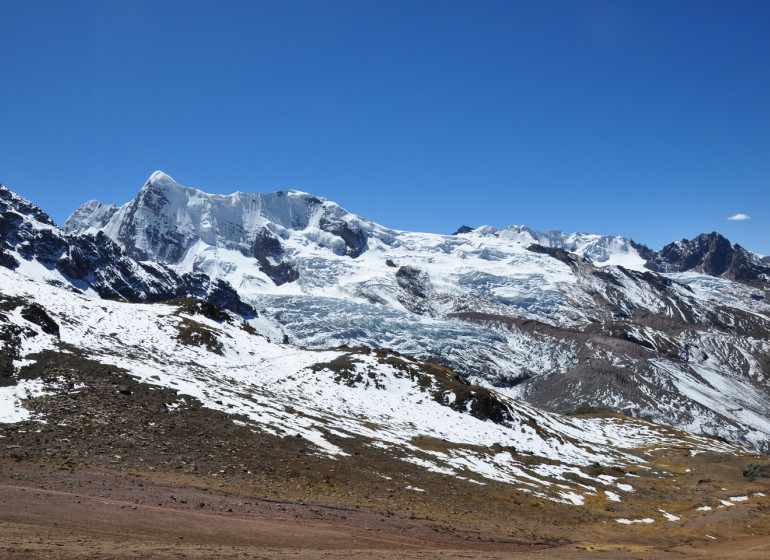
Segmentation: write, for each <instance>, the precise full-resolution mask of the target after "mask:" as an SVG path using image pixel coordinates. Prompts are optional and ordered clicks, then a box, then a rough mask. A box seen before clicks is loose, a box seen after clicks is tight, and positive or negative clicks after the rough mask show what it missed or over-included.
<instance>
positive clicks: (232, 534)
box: [0, 461, 770, 560]
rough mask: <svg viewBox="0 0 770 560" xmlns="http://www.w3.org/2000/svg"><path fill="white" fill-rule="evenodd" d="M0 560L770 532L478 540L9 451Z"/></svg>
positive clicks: (705, 553)
mask: <svg viewBox="0 0 770 560" xmlns="http://www.w3.org/2000/svg"><path fill="white" fill-rule="evenodd" d="M0 506H1V507H0V558H8V559H18V560H27V559H30V560H31V559H36V560H37V559H40V558H53V559H65V558H66V559H96V558H99V559H115V560H118V559H120V560H123V559H128V558H132V559H136V558H161V559H164V558H192V559H198V558H200V559H203V558H264V559H272V558H298V559H301V558H383V559H388V558H405V559H411V558H414V559H420V558H445V559H455V558H458V559H459V558H489V559H498V558H516V559H520V560H525V559H530V558H531V559H538V558H547V559H552V558H553V559H556V558H559V559H562V558H563V559H573V558H579V559H588V558H596V559H614V558H639V559H657V558H660V559H667V558H682V557H687V558H704V559H705V558H724V559H757V560H759V559H766V558H768V557H770V535H764V536H763V535H758V536H752V537H744V538H741V539H737V540H736V539H731V538H730V537H729V536H725V535H720V537H719V538H718V539H716V540H713V541H712V542H703V541H699V542H696V543H691V544H689V545H686V546H678V547H675V548H671V549H667V550H654V549H649V548H648V547H646V546H643V545H641V544H640V545H634V543H633V540H632V539H631V540H629V542H628V543H626V544H625V545H622V546H621V545H617V546H614V547H612V548H613V549H612V550H596V549H594V550H581V549H578V548H576V547H575V546H574V545H572V544H562V545H555V546H553V545H544V544H543V543H534V542H530V543H528V542H525V541H514V540H507V541H506V540H502V541H500V540H493V539H488V540H487V539H485V540H481V539H479V538H471V537H469V536H465V537H462V536H458V535H456V534H447V533H442V532H437V531H436V530H435V529H434V528H433V527H432V526H431V524H430V522H429V521H428V520H424V519H422V520H421V519H410V518H408V517H404V516H399V515H384V514H383V513H382V512H380V511H377V510H373V509H367V508H354V507H353V508H345V507H339V506H334V505H324V504H319V503H312V504H311V503H305V502H304V501H302V500H300V501H281V500H265V499H255V498H253V497H250V496H248V495H239V494H233V493H227V492H220V491H216V490H212V489H209V488H206V487H196V486H190V485H188V484H184V483H182V484H175V483H174V479H173V477H169V476H164V475H155V474H153V473H149V474H144V475H139V474H137V473H133V474H128V473H116V472H111V471H108V470H101V469H99V470H96V469H76V470H74V471H73V470H62V469H54V468H50V467H48V466H45V465H41V464H33V463H17V462H11V461H0Z"/></svg>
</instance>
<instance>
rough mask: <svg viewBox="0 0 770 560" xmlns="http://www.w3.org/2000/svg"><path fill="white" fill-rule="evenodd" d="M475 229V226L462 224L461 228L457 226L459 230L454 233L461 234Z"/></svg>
mask: <svg viewBox="0 0 770 560" xmlns="http://www.w3.org/2000/svg"><path fill="white" fill-rule="evenodd" d="M472 231H473V228H472V227H470V226H466V225H462V226H460V227H459V228H457V231H456V232H454V233H453V234H452V235H460V234H462V233H470V232H472Z"/></svg>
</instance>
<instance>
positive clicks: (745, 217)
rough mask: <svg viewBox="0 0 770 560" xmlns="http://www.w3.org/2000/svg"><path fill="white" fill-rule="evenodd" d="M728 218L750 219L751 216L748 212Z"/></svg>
mask: <svg viewBox="0 0 770 560" xmlns="http://www.w3.org/2000/svg"><path fill="white" fill-rule="evenodd" d="M727 219H728V220H750V219H751V216H749V215H747V214H736V215H735V216H730V217H729V218H727Z"/></svg>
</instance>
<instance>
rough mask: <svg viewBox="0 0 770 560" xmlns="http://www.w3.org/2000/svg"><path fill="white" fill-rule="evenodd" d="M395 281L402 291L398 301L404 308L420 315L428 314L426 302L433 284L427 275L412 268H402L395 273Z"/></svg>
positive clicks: (431, 292) (428, 308)
mask: <svg viewBox="0 0 770 560" xmlns="http://www.w3.org/2000/svg"><path fill="white" fill-rule="evenodd" d="M396 281H397V282H398V286H399V287H400V288H401V289H402V290H403V294H402V295H401V297H399V301H400V302H401V304H402V305H403V306H404V307H406V308H407V309H409V310H410V311H412V312H413V313H418V314H420V315H422V314H425V313H429V312H430V310H431V306H430V301H428V300H429V298H430V297H431V296H432V295H433V284H432V283H431V280H430V277H429V276H428V274H426V273H425V272H423V271H421V270H420V269H418V268H415V267H412V266H402V267H400V268H399V269H398V270H397V271H396Z"/></svg>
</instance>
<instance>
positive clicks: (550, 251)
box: [527, 243, 585, 266]
mask: <svg viewBox="0 0 770 560" xmlns="http://www.w3.org/2000/svg"><path fill="white" fill-rule="evenodd" d="M527 250H528V251H532V252H533V253H541V254H543V255H551V256H552V257H553V258H555V259H556V260H557V261H561V262H563V263H564V264H566V265H568V266H575V265H576V264H577V262H578V261H584V260H585V259H583V258H582V257H580V256H578V255H576V254H575V253H570V252H568V251H565V250H564V249H562V248H561V247H544V246H543V245H538V244H537V243H533V244H532V245H530V246H529V247H527Z"/></svg>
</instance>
